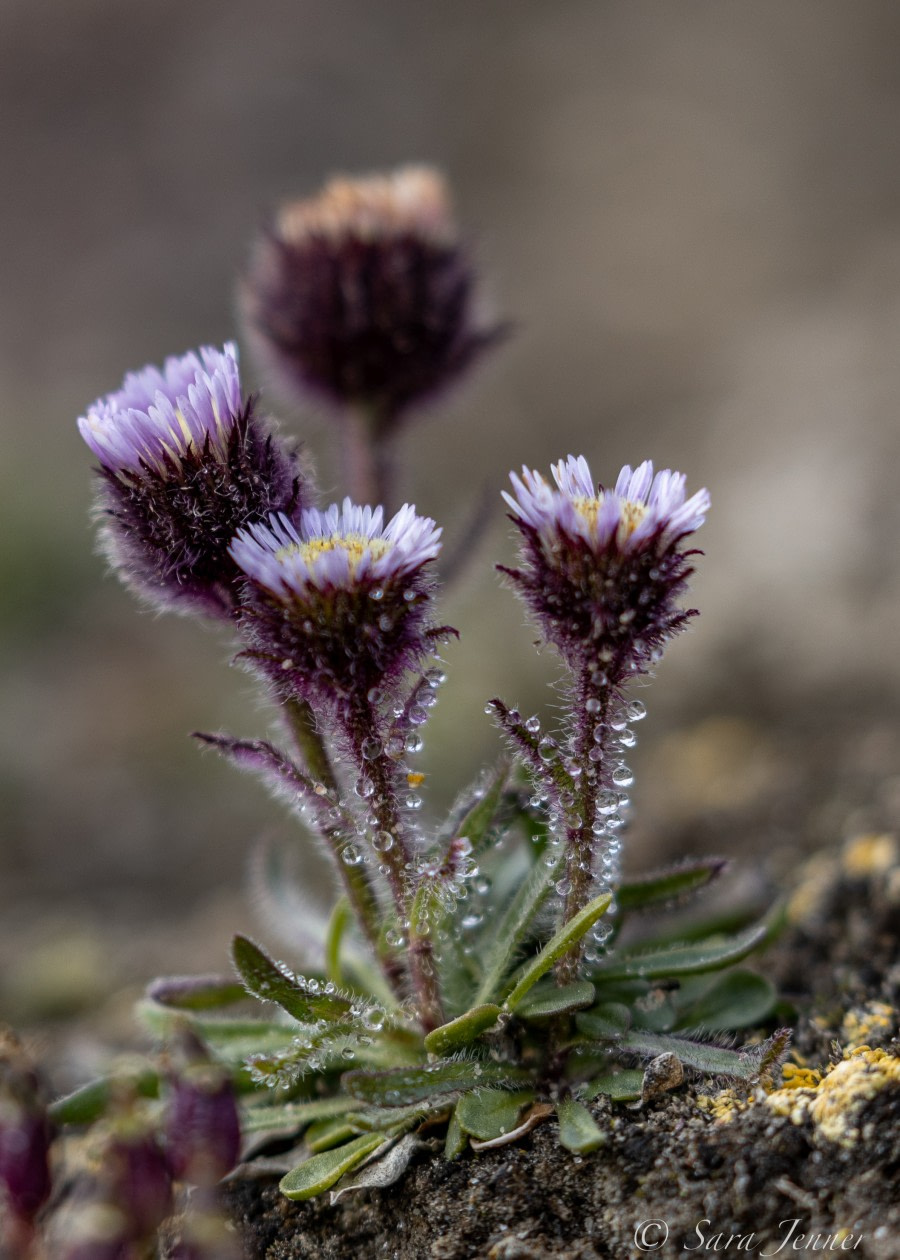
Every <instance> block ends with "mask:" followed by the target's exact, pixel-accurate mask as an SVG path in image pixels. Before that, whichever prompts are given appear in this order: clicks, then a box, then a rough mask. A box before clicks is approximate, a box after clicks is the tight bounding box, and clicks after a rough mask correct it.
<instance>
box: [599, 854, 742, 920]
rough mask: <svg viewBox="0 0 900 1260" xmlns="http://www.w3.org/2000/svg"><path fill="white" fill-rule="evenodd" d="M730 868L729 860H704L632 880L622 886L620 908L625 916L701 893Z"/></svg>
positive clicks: (686, 863) (619, 898)
mask: <svg viewBox="0 0 900 1260" xmlns="http://www.w3.org/2000/svg"><path fill="white" fill-rule="evenodd" d="M727 866H728V862H727V861H726V859H725V858H704V859H702V860H701V861H697V862H685V863H684V864H683V865H679V866H672V867H669V868H668V869H667V870H663V871H654V872H652V873H651V874H650V875H643V876H640V877H638V878H637V879H632V880H628V881H627V882H626V883H624V884H620V885H619V890H618V892H617V893H616V900H617V902H618V905H619V909H620V910H621V911H622V912H623V913H624V912H627V911H629V910H643V909H645V908H646V907H648V906H656V905H659V904H660V902H667V901H674V900H676V899H678V898H681V897H684V896H686V895H688V894H690V893H694V892H698V891H699V890H700V889H701V888H704V887H705V886H706V885H707V884H709V883H710V882H711V881H712V880H714V879H716V878H717V877H718V876H719V875H721V874H722V872H723V871H724V870H725V868H726V867H727Z"/></svg>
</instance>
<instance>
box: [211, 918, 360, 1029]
mask: <svg viewBox="0 0 900 1260" xmlns="http://www.w3.org/2000/svg"><path fill="white" fill-rule="evenodd" d="M232 953H233V957H234V965H235V966H236V967H237V969H238V971H239V973H240V975H241V978H242V979H243V981H244V984H245V985H246V986H247V989H248V991H249V992H250V993H252V994H253V995H254V997H258V998H260V999H262V1001H264V1002H277V1003H278V1005H279V1006H280V1007H282V1008H283V1009H284V1010H286V1011H287V1013H288V1014H289V1015H292V1016H293V1017H294V1019H296V1020H299V1021H300V1023H302V1024H314V1023H315V1022H316V1021H317V1020H320V1019H328V1020H338V1019H343V1018H345V1017H346V1016H347V1015H348V1014H349V1012H350V1005H351V1004H350V1002H349V1000H348V999H347V998H345V997H342V996H341V995H339V994H328V993H323V992H319V993H315V992H312V991H311V990H310V988H309V986H308V984H307V983H306V982H304V981H302V980H298V979H297V977H295V976H294V975H292V974H291V973H290V972H289V971H288V970H287V969H286V968H283V967H281V966H279V965H278V964H277V963H274V962H272V960H271V958H269V957H268V956H267V955H266V954H264V953H263V951H262V950H261V949H260V948H259V946H258V945H254V943H253V942H252V941H250V940H248V939H247V937H246V936H236V937H235V938H234V942H233V945H232Z"/></svg>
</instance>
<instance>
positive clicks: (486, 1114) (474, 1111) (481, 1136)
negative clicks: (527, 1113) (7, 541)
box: [456, 1089, 534, 1142]
mask: <svg viewBox="0 0 900 1260" xmlns="http://www.w3.org/2000/svg"><path fill="white" fill-rule="evenodd" d="M533 1101H534V1094H533V1093H532V1091H531V1090H519V1091H518V1092H516V1093H514V1094H511V1093H508V1092H506V1091H504V1090H501V1089H473V1090H472V1091H471V1092H470V1093H468V1094H463V1096H462V1098H460V1100H459V1102H458V1103H457V1104H456V1118H457V1121H458V1123H459V1127H460V1128H461V1129H462V1130H463V1132H464V1133H468V1134H469V1136H470V1137H473V1138H476V1139H477V1141H479V1142H492V1141H493V1140H494V1138H498V1137H503V1135H504V1133H509V1132H511V1131H512V1130H513V1129H514V1128H515V1127H516V1125H517V1124H518V1123H519V1115H520V1113H521V1111H522V1108H523V1107H524V1106H525V1105H526V1103H530V1102H533Z"/></svg>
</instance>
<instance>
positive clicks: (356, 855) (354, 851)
mask: <svg viewBox="0 0 900 1260" xmlns="http://www.w3.org/2000/svg"><path fill="white" fill-rule="evenodd" d="M362 859H363V855H362V849H360V848H359V847H358V845H355V844H348V845H345V846H344V848H343V850H342V852H341V861H342V862H343V863H344V865H345V866H359V864H360V862H361V861H362Z"/></svg>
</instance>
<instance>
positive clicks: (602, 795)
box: [595, 790, 619, 814]
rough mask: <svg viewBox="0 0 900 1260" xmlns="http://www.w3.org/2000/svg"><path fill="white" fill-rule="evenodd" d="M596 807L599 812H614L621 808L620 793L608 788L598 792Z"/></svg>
mask: <svg viewBox="0 0 900 1260" xmlns="http://www.w3.org/2000/svg"><path fill="white" fill-rule="evenodd" d="M595 808H596V810H597V813H598V814H614V813H615V812H616V810H617V809H618V808H619V793H618V792H610V791H608V790H606V791H603V792H598V793H597V804H596V807H595Z"/></svg>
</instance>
